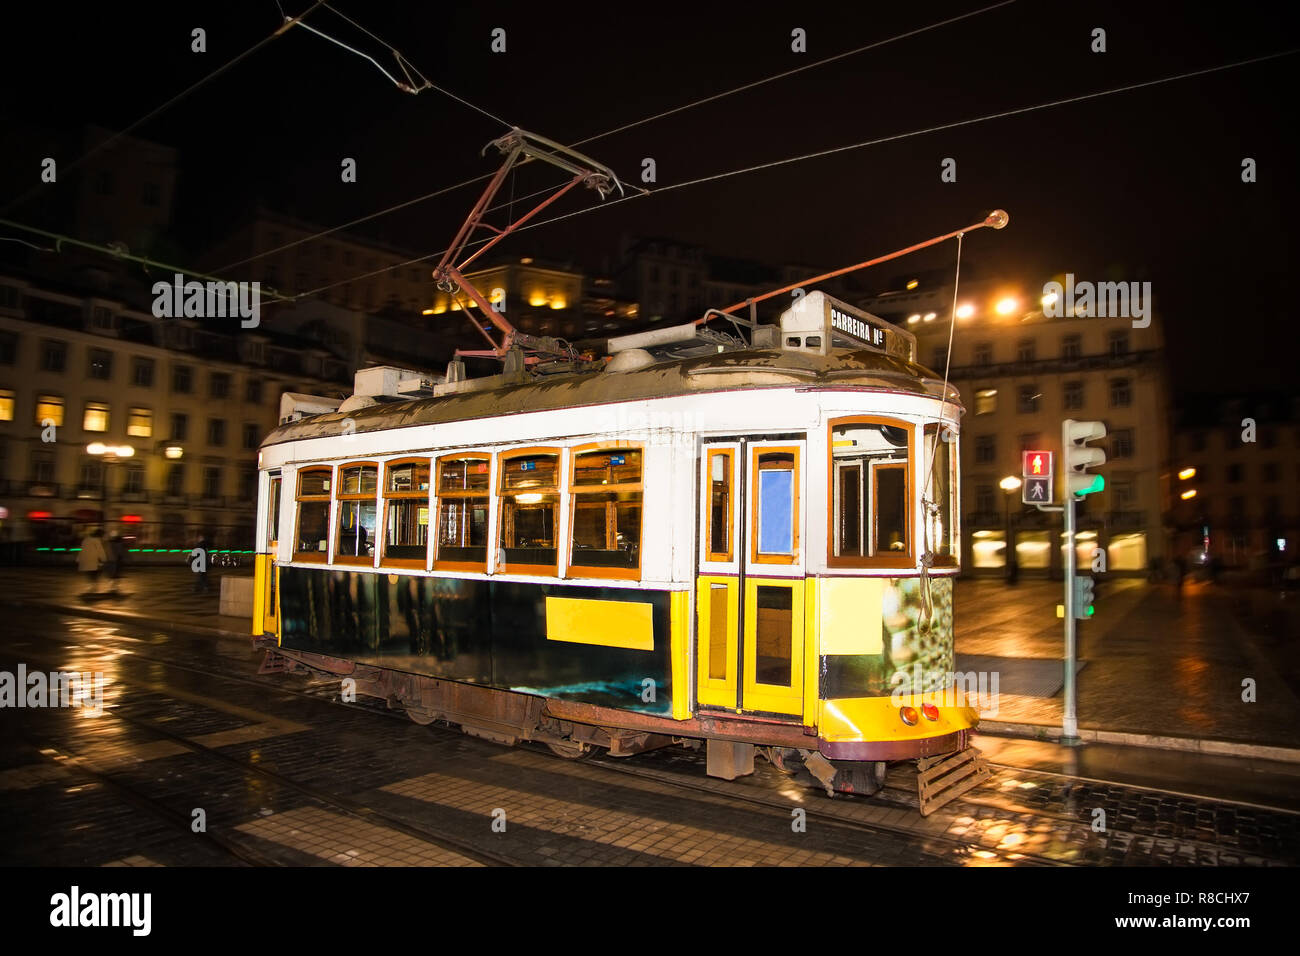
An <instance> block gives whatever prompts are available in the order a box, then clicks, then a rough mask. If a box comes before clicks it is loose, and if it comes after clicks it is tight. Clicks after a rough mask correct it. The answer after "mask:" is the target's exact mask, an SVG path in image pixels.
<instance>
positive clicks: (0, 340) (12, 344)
mask: <svg viewBox="0 0 1300 956" xmlns="http://www.w3.org/2000/svg"><path fill="white" fill-rule="evenodd" d="M3 288H5V287H4V286H0V289H3ZM17 360H18V335H17V334H16V333H14V332H3V331H0V365H13V364H14V362H16V361H17Z"/></svg>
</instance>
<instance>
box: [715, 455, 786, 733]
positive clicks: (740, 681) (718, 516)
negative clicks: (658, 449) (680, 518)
mask: <svg viewBox="0 0 1300 956" xmlns="http://www.w3.org/2000/svg"><path fill="white" fill-rule="evenodd" d="M803 450H804V442H803V441H802V440H761V441H760V440H754V441H738V442H714V443H706V444H705V445H704V446H703V452H702V454H701V459H700V463H701V469H702V475H701V498H700V500H701V508H700V511H701V515H700V517H701V523H702V527H701V529H700V531H701V533H700V541H701V550H700V576H699V579H698V594H697V601H696V607H697V608H698V615H697V617H698V621H697V624H698V629H697V635H698V636H697V641H698V644H697V648H696V650H697V655H696V656H697V661H698V672H697V682H696V687H697V690H696V698H697V701H698V703H699V704H700V706H702V707H706V708H707V707H716V708H726V709H727V710H731V711H733V712H736V713H752V712H759V713H768V714H782V715H791V716H793V715H799V714H802V713H803V677H804V674H803V668H804V654H803V646H804V606H803V605H804V575H803V552H802V547H801V541H802V536H803V528H802V526H801V525H802V513H801V501H802V488H801V486H802V468H803Z"/></svg>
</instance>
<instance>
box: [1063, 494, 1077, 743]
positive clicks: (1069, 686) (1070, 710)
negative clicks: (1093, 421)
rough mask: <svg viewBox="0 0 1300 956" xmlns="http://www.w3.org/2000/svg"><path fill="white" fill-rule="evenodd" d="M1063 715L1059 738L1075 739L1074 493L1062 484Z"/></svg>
mask: <svg viewBox="0 0 1300 956" xmlns="http://www.w3.org/2000/svg"><path fill="white" fill-rule="evenodd" d="M1063 504H1064V506H1065V510H1064V512H1063V515H1064V519H1065V715H1064V718H1063V719H1062V721H1061V742H1062V743H1065V744H1072V743H1077V742H1078V740H1079V716H1078V709H1077V701H1076V699H1075V687H1074V671H1075V667H1074V658H1075V653H1076V652H1075V647H1074V636H1075V626H1074V575H1075V564H1076V563H1077V552H1076V551H1075V547H1074V495H1073V494H1072V493H1071V492H1070V490H1069V488H1068V487H1067V488H1066V492H1065V501H1064V502H1063Z"/></svg>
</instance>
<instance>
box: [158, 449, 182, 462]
mask: <svg viewBox="0 0 1300 956" xmlns="http://www.w3.org/2000/svg"><path fill="white" fill-rule="evenodd" d="M163 455H164V456H165V457H167V458H170V459H171V460H172V461H175V460H176V459H177V458H183V457H185V449H184V448H182V447H181V446H180V445H168V446H166V447H165V448H164V449H163Z"/></svg>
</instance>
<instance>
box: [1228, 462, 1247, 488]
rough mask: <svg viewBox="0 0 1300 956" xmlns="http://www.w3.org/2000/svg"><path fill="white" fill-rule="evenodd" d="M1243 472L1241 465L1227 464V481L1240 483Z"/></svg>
mask: <svg viewBox="0 0 1300 956" xmlns="http://www.w3.org/2000/svg"><path fill="white" fill-rule="evenodd" d="M1243 473H1244V469H1243V468H1242V467H1241V465H1239V464H1232V465H1229V466H1228V470H1227V476H1228V481H1229V483H1230V484H1234V485H1235V484H1238V483H1240V481H1241V479H1242V476H1243Z"/></svg>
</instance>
